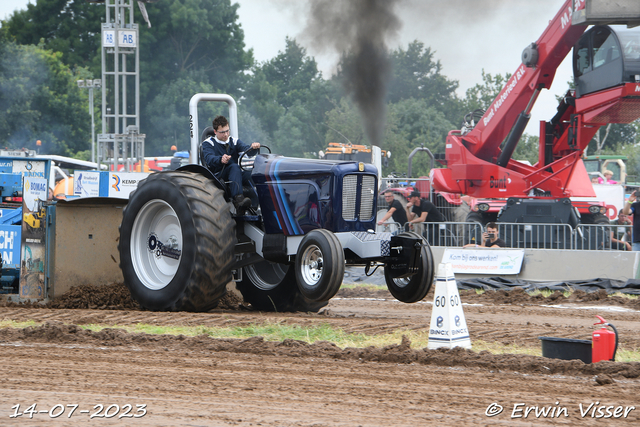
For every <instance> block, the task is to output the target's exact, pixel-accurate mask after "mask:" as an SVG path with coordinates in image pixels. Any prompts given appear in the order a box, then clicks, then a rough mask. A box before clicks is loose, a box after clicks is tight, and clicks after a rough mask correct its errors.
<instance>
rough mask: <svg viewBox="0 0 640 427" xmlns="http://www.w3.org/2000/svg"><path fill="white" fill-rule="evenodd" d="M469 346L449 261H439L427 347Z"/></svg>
mask: <svg viewBox="0 0 640 427" xmlns="http://www.w3.org/2000/svg"><path fill="white" fill-rule="evenodd" d="M440 347H447V348H453V347H464V348H471V338H469V330H468V329H467V321H466V320H465V318H464V311H463V310H462V302H461V301H460V294H459V293H458V286H457V285H456V279H455V277H454V276H453V268H452V266H451V264H450V263H446V264H444V263H440V265H438V274H437V275H436V290H435V295H434V297H433V308H432V310H431V325H430V327H429V344H428V345H427V348H429V349H436V348H440Z"/></svg>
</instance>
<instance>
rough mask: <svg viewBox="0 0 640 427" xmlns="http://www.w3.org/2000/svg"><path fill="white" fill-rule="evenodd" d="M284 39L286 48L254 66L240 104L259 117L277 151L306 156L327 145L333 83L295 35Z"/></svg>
mask: <svg viewBox="0 0 640 427" xmlns="http://www.w3.org/2000/svg"><path fill="white" fill-rule="evenodd" d="M285 43H286V46H285V50H284V51H283V52H279V53H278V55H277V56H276V57H275V58H273V59H271V60H269V61H266V62H264V63H262V64H260V65H257V66H255V67H254V68H253V70H252V76H251V78H250V80H249V83H248V85H247V88H246V91H245V92H244V98H243V99H242V100H241V105H242V106H243V107H244V108H247V110H248V111H249V112H250V113H251V114H252V115H254V116H255V117H257V118H258V119H259V120H260V122H261V124H262V128H263V129H264V130H265V131H266V132H267V134H268V136H269V139H271V140H272V141H273V143H272V145H273V147H272V148H273V149H274V151H276V152H280V153H290V154H291V155H293V153H295V155H298V156H306V155H308V153H310V152H317V151H319V150H321V149H323V148H324V142H325V141H324V140H325V134H326V132H327V130H326V129H325V128H324V126H322V123H323V121H324V115H325V113H326V111H327V110H329V109H330V108H331V103H330V93H331V83H328V82H326V81H325V80H324V79H323V78H322V74H321V73H320V72H319V71H318V66H317V64H316V61H315V60H314V59H313V58H311V57H309V56H308V55H307V52H306V50H305V49H304V48H302V47H301V46H300V45H299V44H298V43H297V42H296V40H295V39H290V38H286V40H285Z"/></svg>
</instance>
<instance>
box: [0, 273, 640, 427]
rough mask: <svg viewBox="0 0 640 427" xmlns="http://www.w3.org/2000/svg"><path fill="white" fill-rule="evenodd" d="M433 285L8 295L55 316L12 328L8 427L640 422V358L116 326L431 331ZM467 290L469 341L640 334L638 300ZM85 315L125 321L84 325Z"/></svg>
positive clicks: (20, 309) (3, 396)
mask: <svg viewBox="0 0 640 427" xmlns="http://www.w3.org/2000/svg"><path fill="white" fill-rule="evenodd" d="M432 299H433V295H432V294H430V295H428V296H427V297H426V298H425V300H424V301H421V302H419V303H416V304H403V303H400V302H398V301H395V300H394V299H393V298H392V297H391V295H390V294H389V293H388V292H387V291H386V290H382V289H376V288H372V287H358V288H354V289H341V290H340V292H339V293H338V295H337V296H336V298H334V299H333V300H331V301H330V303H329V305H328V306H327V307H326V308H325V309H323V310H322V311H321V312H320V313H317V314H310V313H261V312H256V311H253V310H251V307H250V306H248V305H246V304H244V303H243V302H242V301H240V300H239V299H238V298H237V297H236V296H234V294H229V296H228V297H226V298H225V300H223V301H221V303H220V305H219V307H218V308H216V309H214V310H212V311H210V312H208V313H169V312H150V311H146V310H141V309H140V308H139V306H137V304H135V303H134V302H132V301H131V299H130V296H129V294H128V291H127V289H126V287H124V286H123V285H121V284H115V285H112V286H105V287H101V288H96V287H92V286H85V287H79V288H75V289H72V290H71V291H70V292H69V293H68V294H66V295H64V296H63V297H61V298H59V299H57V300H56V301H53V302H50V303H49V304H46V305H45V306H42V305H38V304H26V305H25V304H15V303H3V304H2V305H0V319H2V320H14V321H20V322H22V321H30V320H31V321H35V322H37V323H39V324H40V323H42V326H36V327H28V328H23V329H12V328H4V329H0V363H1V364H2V366H4V368H3V373H2V377H3V378H2V381H1V383H0V389H1V393H0V401H1V404H0V420H1V425H10V426H13V425H15V426H22V425H24V426H26V425H60V426H63V425H65V426H66V425H76V424H82V423H87V422H88V421H89V420H90V417H91V416H92V415H93V416H94V418H93V419H91V421H92V422H94V423H95V422H97V423H100V424H104V425H139V426H152V425H154V426H155V425H167V426H169V425H170V426H193V425H197V426H211V425H214V426H216V425H239V426H249V425H263V426H264V425H269V426H326V425H332V426H333V425H340V426H355V425H406V426H416V425H435V424H438V425H454V424H457V425H471V424H473V425H476V424H477V425H513V424H518V423H525V424H534V423H535V424H541V425H596V424H598V425H601V424H603V423H605V424H608V425H638V424H639V423H640V397H638V390H639V389H640V363H635V362H634V363H619V362H599V363H597V364H584V363H582V362H581V361H576V360H574V361H564V360H557V359H549V358H543V357H535V356H523V355H509V354H507V355H493V354H490V353H489V352H477V351H473V350H464V349H460V348H456V349H451V350H448V349H447V350H444V349H439V350H428V349H423V348H415V346H411V343H410V341H409V339H408V338H406V337H404V338H403V339H402V341H400V342H398V343H397V344H394V345H390V346H387V347H384V348H374V347H369V348H364V349H362V348H339V347H337V346H336V345H335V344H333V343H330V342H316V343H314V344H308V343H306V342H302V341H295V340H285V341H284V342H268V341H265V340H264V339H263V338H262V337H253V338H249V339H245V340H239V339H213V338H210V337H208V336H205V335H203V336H197V337H185V336H170V335H147V334H141V333H128V332H125V331H124V330H123V329H118V327H120V326H126V325H133V324H136V323H146V324H152V325H174V326H180V325H184V326H198V325H202V326H225V327H228V326H242V325H248V324H252V323H264V322H268V321H272V322H278V323H283V324H291V325H300V326H312V325H319V324H329V325H331V326H333V327H336V328H341V329H343V330H344V331H346V332H351V333H366V334H384V333H391V332H396V331H426V330H428V328H429V321H430V314H431V307H432V305H431V300H432ZM461 299H462V301H463V303H464V313H465V317H466V320H467V325H468V328H469V331H470V335H471V341H472V343H473V342H474V340H483V341H485V342H496V343H501V344H505V345H509V344H516V345H518V346H520V347H531V348H533V347H536V348H539V347H540V341H539V340H538V337H540V336H553V337H567V338H578V339H589V338H590V336H591V333H592V331H593V330H594V326H593V323H595V322H597V319H596V317H595V316H596V315H601V316H603V317H604V318H605V319H607V321H609V322H611V323H613V324H615V325H616V327H617V329H618V331H619V333H620V347H621V348H622V349H627V350H634V349H637V348H640V322H639V320H640V315H639V314H640V313H639V310H640V307H638V305H639V304H638V300H632V299H627V298H621V297H613V298H612V297H608V296H607V295H606V293H604V292H599V293H591V294H586V293H584V292H581V291H577V292H574V293H573V294H572V295H571V296H570V297H569V298H565V297H564V296H563V295H562V294H561V293H559V292H556V293H554V294H552V295H551V296H550V297H546V298H545V297H543V296H542V295H538V296H530V295H528V294H526V293H525V292H523V291H520V290H517V289H516V290H513V291H488V292H485V293H483V294H481V295H478V294H476V292H474V291H462V292H461ZM87 324H103V325H117V326H116V327H112V328H109V329H104V330H102V331H100V332H91V331H88V330H85V329H83V328H80V327H79V326H81V325H87ZM596 402H597V403H596ZM33 404H37V405H36V407H35V410H36V411H38V412H36V413H34V411H33V410H32V411H29V410H28V408H29V407H30V406H31V407H32V405H33ZM16 405H20V406H19V407H17V406H16ZM75 405H77V406H76V409H75V410H74V412H73V413H72V409H73V408H74V406H75ZM100 405H102V406H100ZM127 405H129V406H127ZM635 407H638V408H639V409H631V408H635ZM618 408H619V409H618ZM32 409H33V407H32ZM63 409H64V411H62V410H63ZM25 411H26V412H25ZM82 411H84V412H82ZM19 413H22V415H20V416H16V415H17V414H19ZM58 414H59V415H58ZM525 414H526V416H525ZM625 414H626V415H625ZM489 415H493V416H489ZM30 416H31V418H30Z"/></svg>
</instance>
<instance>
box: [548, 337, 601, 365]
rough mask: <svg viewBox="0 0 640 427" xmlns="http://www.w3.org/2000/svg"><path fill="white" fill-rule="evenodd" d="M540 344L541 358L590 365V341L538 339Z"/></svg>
mask: <svg viewBox="0 0 640 427" xmlns="http://www.w3.org/2000/svg"><path fill="white" fill-rule="evenodd" d="M538 339H539V340H540V341H541V342H542V356H543V357H549V358H552V359H562V360H574V359H578V360H582V361H583V362H584V363H591V341H589V340H574V339H571V338H552V337H538Z"/></svg>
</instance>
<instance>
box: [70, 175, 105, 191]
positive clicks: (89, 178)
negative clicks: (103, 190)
mask: <svg viewBox="0 0 640 427" xmlns="http://www.w3.org/2000/svg"><path fill="white" fill-rule="evenodd" d="M73 195H74V196H78V197H99V196H100V172H86V171H78V170H77V171H75V173H74V174H73Z"/></svg>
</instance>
